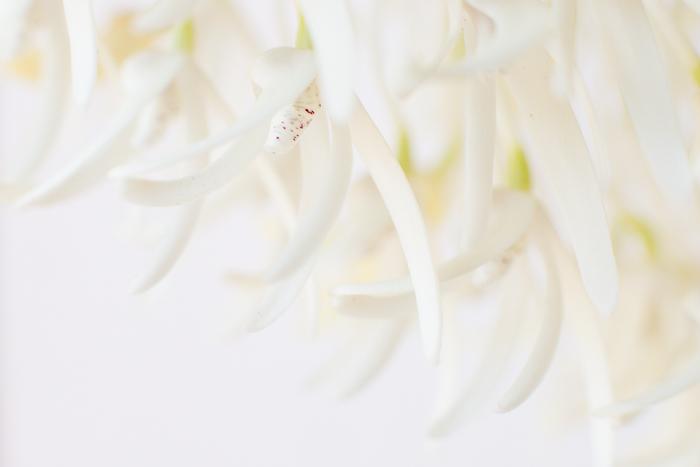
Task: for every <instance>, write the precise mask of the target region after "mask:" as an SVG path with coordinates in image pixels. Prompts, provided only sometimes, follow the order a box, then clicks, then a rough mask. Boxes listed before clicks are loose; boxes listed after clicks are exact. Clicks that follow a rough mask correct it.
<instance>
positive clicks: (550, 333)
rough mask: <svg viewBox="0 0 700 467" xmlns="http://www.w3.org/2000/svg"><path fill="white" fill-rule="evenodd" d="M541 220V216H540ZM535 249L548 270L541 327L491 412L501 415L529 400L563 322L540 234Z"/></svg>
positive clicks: (551, 261) (558, 292) (547, 250)
mask: <svg viewBox="0 0 700 467" xmlns="http://www.w3.org/2000/svg"><path fill="white" fill-rule="evenodd" d="M542 217H544V215H542ZM533 238H534V239H535V241H536V242H537V247H538V249H539V250H540V253H541V254H542V259H543V260H544V263H545V268H546V270H547V287H546V291H545V311H544V316H543V317H542V327H541V328H540V332H539V334H538V336H537V340H536V341H535V345H534V347H533V348H532V352H531V353H530V356H529V357H528V359H527V362H526V363H525V366H524V367H523V369H522V370H521V371H520V373H519V374H518V377H517V378H516V379H515V381H514V382H513V384H512V385H511V387H510V388H509V389H508V390H507V391H506V393H505V394H503V396H502V397H501V398H500V399H499V400H498V403H497V404H496V407H494V409H493V411H494V412H496V413H503V412H508V411H510V410H513V409H514V408H516V407H517V406H519V405H520V404H522V403H523V402H524V401H525V399H527V398H528V397H530V394H532V393H533V392H534V391H535V389H537V386H539V384H540V382H541V381H542V378H544V375H545V373H546V372H547V370H548V369H549V366H550V364H551V363H552V358H553V357H554V350H555V349H556V347H557V341H558V340H559V333H560V330H561V321H562V303H561V301H562V298H561V286H560V284H559V271H557V266H556V264H555V263H554V257H553V255H552V252H551V250H550V247H549V245H548V242H547V240H546V239H545V238H543V236H541V235H534V236H533Z"/></svg>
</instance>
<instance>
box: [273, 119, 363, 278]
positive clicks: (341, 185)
mask: <svg viewBox="0 0 700 467" xmlns="http://www.w3.org/2000/svg"><path fill="white" fill-rule="evenodd" d="M318 123H320V124H325V122H318ZM327 167H328V171H327V173H326V175H325V177H324V183H323V185H322V186H321V187H320V189H319V191H318V193H317V194H316V197H315V199H314V201H313V204H312V205H311V206H310V207H309V209H308V211H307V212H306V214H305V215H303V216H302V217H301V219H300V220H299V225H297V228H296V230H295V231H294V235H293V236H292V238H291V239H290V241H289V243H288V244H287V246H286V247H285V248H284V250H283V251H282V253H281V254H280V255H279V256H278V258H277V259H276V260H275V262H274V263H273V265H272V266H271V267H270V268H269V270H268V272H267V274H266V275H265V280H266V281H274V280H276V279H278V278H280V277H284V276H285V275H287V274H289V273H291V272H292V271H293V270H294V269H295V268H296V267H298V266H299V264H300V263H301V262H302V261H303V259H304V258H305V257H307V256H308V255H309V254H311V253H312V252H313V251H314V250H315V249H318V248H319V247H320V246H321V245H323V242H324V240H325V238H326V236H327V235H328V232H329V231H330V230H331V227H333V224H335V221H336V219H337V218H338V215H340V211H341V209H342V207H343V204H344V202H345V198H346V196H347V193H348V188H349V186H350V175H351V174H352V144H351V142H350V133H349V131H348V130H347V128H346V127H345V128H343V127H336V126H332V146H331V158H330V160H329V161H328V164H327Z"/></svg>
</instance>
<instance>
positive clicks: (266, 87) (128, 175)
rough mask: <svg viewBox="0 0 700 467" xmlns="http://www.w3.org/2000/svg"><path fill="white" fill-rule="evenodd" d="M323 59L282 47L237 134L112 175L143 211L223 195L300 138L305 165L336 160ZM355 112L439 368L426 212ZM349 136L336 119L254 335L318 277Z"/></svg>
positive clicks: (261, 62)
mask: <svg viewBox="0 0 700 467" xmlns="http://www.w3.org/2000/svg"><path fill="white" fill-rule="evenodd" d="M314 54H315V53H314V52H310V51H306V50H299V49H291V48H279V49H273V50H271V51H268V52H266V53H265V54H263V55H262V56H260V57H259V59H258V60H257V61H256V62H255V64H254V65H253V68H252V69H251V72H250V77H251V80H252V81H253V83H255V85H257V86H258V87H259V89H260V93H259V95H258V98H257V100H256V102H255V105H254V106H253V107H252V108H251V110H250V111H249V112H248V113H247V114H246V115H245V116H243V117H242V118H241V119H240V120H239V121H238V122H236V123H235V124H234V125H233V126H231V127H230V128H229V129H228V130H226V131H224V132H223V133H220V134H218V135H216V136H214V137H212V138H209V139H207V140H203V141H201V142H199V143H196V144H194V145H192V146H190V147H188V148H185V149H183V150H181V151H178V152H176V153H174V154H171V155H169V156H167V157H166V158H162V159H160V160H153V161H148V162H144V163H136V164H132V165H127V166H124V167H121V168H120V169H118V170H115V171H114V172H113V173H112V175H113V176H117V177H121V178H123V181H122V182H121V190H122V194H123V195H124V197H125V198H126V199H127V200H128V201H131V202H133V203H136V204H140V205H144V206H175V205H179V204H184V203H188V202H191V201H195V200H197V199H201V198H203V197H205V196H206V195H208V194H210V193H212V192H214V191H215V190H217V189H219V188H221V187H222V186H224V185H225V184H227V183H229V182H230V181H231V180H233V179H235V177H236V176H237V175H238V174H240V173H241V171H242V170H243V169H244V168H245V167H246V166H247V165H248V164H249V163H250V162H252V161H253V159H254V158H255V157H256V156H258V155H259V154H260V153H263V151H264V152H267V153H270V152H272V153H274V152H280V151H285V150H290V149H291V147H293V146H294V145H295V144H296V143H297V140H299V141H300V144H301V146H302V160H305V159H306V158H308V157H313V156H314V155H315V154H317V153H322V151H325V152H328V143H327V140H328V136H327V135H326V132H327V129H326V128H325V125H326V123H325V121H324V120H325V117H324V110H323V109H324V108H325V106H324V107H322V106H321V104H320V103H319V101H318V95H317V93H316V91H315V85H314V80H315V79H316V72H315V69H316V68H315V55H314ZM323 96H324V95H323V94H322V92H321V94H320V97H321V102H325V99H324V98H323ZM290 102H291V104H290ZM354 106H355V111H354V115H353V117H352V119H351V122H350V132H351V133H352V139H353V144H354V145H355V147H356V148H357V150H358V152H359V153H360V154H361V155H362V156H363V159H364V161H365V163H366V164H367V166H368V169H369V171H370V175H371V176H372V177H373V179H374V181H375V183H376V184H377V187H378V188H379V191H380V193H381V194H382V197H383V199H384V202H385V203H386V204H387V206H388V208H389V212H390V214H391V216H392V219H393V221H394V224H395V225H396V227H397V231H398V232H399V237H400V238H401V241H402V244H403V245H404V250H405V253H406V259H407V261H408V264H409V269H410V270H411V272H412V275H413V276H414V281H415V283H416V295H417V300H418V302H419V305H418V306H419V310H420V314H421V316H422V318H421V319H422V329H423V336H424V342H425V350H426V356H427V357H428V359H429V361H431V362H433V363H437V360H438V355H439V348H440V335H441V326H440V300H439V291H438V287H437V279H436V277H435V272H434V266H433V264H432V258H431V255H430V252H429V249H428V245H427V238H426V234H425V230H424V229H425V228H424V227H423V221H422V218H421V215H420V211H419V209H418V206H417V204H416V203H415V200H414V201H413V202H412V203H411V201H410V200H411V199H413V194H412V192H411V190H410V187H409V185H408V183H407V181H406V179H405V176H404V175H403V173H402V172H401V169H400V167H399V165H398V163H397V162H396V159H395V158H394V157H393V155H392V154H391V151H390V150H389V148H388V146H387V145H386V143H385V142H384V140H383V138H382V136H381V134H380V133H379V132H378V130H377V129H376V127H375V126H374V124H373V122H372V120H371V118H370V117H369V116H368V115H367V113H366V111H365V110H364V108H363V107H362V106H361V104H359V102H356V103H355V104H354ZM312 117H313V121H315V122H318V121H320V122H321V123H313V124H312V122H311V118H312ZM273 119H274V120H273ZM307 127H309V128H310V129H309V130H308V131H313V132H315V133H316V135H312V136H310V137H309V136H308V132H307V133H302V131H305V130H306V129H307ZM346 128H347V127H345V128H344V127H343V126H337V125H335V124H334V123H333V120H331V130H332V131H331V146H330V152H329V155H328V159H327V160H326V161H317V163H316V167H318V166H319V165H320V164H323V166H325V167H326V169H325V173H324V177H323V178H322V180H323V181H322V182H321V179H320V177H318V176H317V177H318V178H317V179H316V181H314V180H313V179H312V180H305V182H304V189H305V190H313V191H312V193H313V192H315V194H314V195H313V199H312V202H310V203H309V207H308V211H307V212H306V213H303V215H302V217H301V218H300V220H299V224H298V226H297V228H296V230H295V233H294V235H293V236H292V238H291V240H290V243H289V245H288V246H287V247H286V248H285V250H284V251H283V252H282V253H281V255H280V257H279V259H278V261H277V262H276V263H274V264H273V265H272V266H271V267H270V269H269V271H268V274H267V279H268V280H275V281H276V282H275V284H274V285H273V286H272V288H271V289H270V291H269V292H268V294H267V295H266V297H265V298H264V299H263V301H262V302H261V304H260V305H259V307H258V309H257V310H256V312H255V313H254V319H253V321H252V322H251V324H250V329H251V330H258V329H261V328H263V327H265V326H267V325H269V324H270V323H271V322H273V321H274V320H275V319H277V318H278V317H279V316H280V315H281V314H282V313H283V312H284V311H285V310H286V309H287V308H288V307H289V306H290V305H291V302H292V301H293V300H294V299H295V298H296V296H297V295H298V293H299V291H300V290H301V288H302V287H303V285H304V283H305V282H306V279H307V278H308V277H309V274H310V273H311V271H312V269H313V265H314V263H315V259H316V257H317V255H318V252H319V250H320V246H321V245H322V241H323V239H324V238H325V237H326V236H327V234H328V232H329V230H330V228H331V227H332V225H333V223H334V221H335V219H336V218H337V216H338V214H339V213H340V208H341V207H342V205H343V202H344V199H345V195H346V193H347V189H348V186H349V182H350V173H351V168H352V157H351V154H352V153H351V151H350V135H349V134H348V133H347V131H348V130H347V129H346ZM237 136H238V138H237V139H236V141H235V142H234V143H232V144H231V146H230V147H229V149H227V150H226V152H225V153H224V154H223V155H221V156H220V157H219V158H218V159H217V160H216V161H214V162H213V163H212V164H211V165H209V166H208V167H207V168H205V169H203V170H201V171H199V172H197V173H195V174H193V175H191V176H188V177H184V178H180V179H176V180H169V181H156V180H149V179H145V178H143V176H140V175H139V176H137V174H143V173H145V172H147V171H150V170H154V169H157V168H161V167H163V166H166V165H168V164H172V163H175V162H179V161H182V160H185V159H187V158H190V157H195V156H198V155H199V154H202V153H206V152H208V151H209V150H211V149H213V148H214V147H216V146H218V145H220V144H222V143H224V142H226V141H227V140H229V139H231V138H235V137H237ZM305 141H308V142H306V143H305ZM305 144H306V145H308V146H309V149H308V150H305V148H304V145H305ZM316 170H318V168H317V169H316ZM317 183H318V184H319V185H320V186H319V185H316V184H317ZM314 185H316V186H314ZM317 186H318V188H317ZM302 199H304V195H302ZM303 205H304V203H302V206H303Z"/></svg>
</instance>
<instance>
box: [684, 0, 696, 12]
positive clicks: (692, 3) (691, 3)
mask: <svg viewBox="0 0 700 467" xmlns="http://www.w3.org/2000/svg"><path fill="white" fill-rule="evenodd" d="M683 3H685V4H686V5H688V8H690V9H691V10H693V11H694V12H695V13H696V14H698V15H700V0H683Z"/></svg>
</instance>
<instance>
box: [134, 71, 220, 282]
mask: <svg viewBox="0 0 700 467" xmlns="http://www.w3.org/2000/svg"><path fill="white" fill-rule="evenodd" d="M194 68H196V66H195V65H193V64H188V66H186V67H184V68H183V70H182V73H181V75H180V77H179V79H178V85H179V86H178V88H179V89H178V90H179V94H180V101H181V105H182V113H183V116H184V118H185V125H186V128H187V139H188V140H190V141H196V140H198V139H201V138H204V137H205V136H206V134H207V131H208V130H207V123H206V111H205V108H204V102H203V101H202V99H201V97H202V96H201V94H200V93H199V92H198V89H199V86H198V85H199V82H198V81H197V79H196V78H197V74H196V73H195V72H194V70H193V69H194ZM202 164H206V161H205V160H195V161H193V162H191V163H190V164H189V166H188V167H184V168H183V169H184V170H188V171H189V170H197V169H199V168H200V167H201V166H202ZM203 207H204V200H197V201H193V202H192V203H189V204H185V205H183V206H178V207H177V208H176V210H175V212H174V213H173V217H172V218H171V219H169V222H168V225H167V226H166V231H165V236H164V238H162V239H160V240H159V242H158V245H157V247H156V251H155V252H154V254H153V256H152V257H151V259H150V261H149V263H148V264H147V265H146V267H145V269H144V270H143V271H142V272H141V274H140V276H139V277H138V278H137V279H136V280H135V281H134V282H133V284H132V285H131V287H130V292H131V293H133V294H138V293H142V292H145V291H146V290H148V289H150V288H151V287H152V286H154V285H155V284H157V283H158V282H159V281H160V280H161V279H163V278H164V277H165V276H166V275H167V274H168V273H169V272H170V270H171V269H172V268H173V266H174V265H175V263H177V261H178V260H179V259H180V257H181V256H182V254H183V252H184V251H185V248H186V247H187V244H188V243H189V241H190V238H191V237H192V234H193V233H194V230H195V227H196V225H197V222H198V220H199V217H200V215H201V212H202V208H203Z"/></svg>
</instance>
